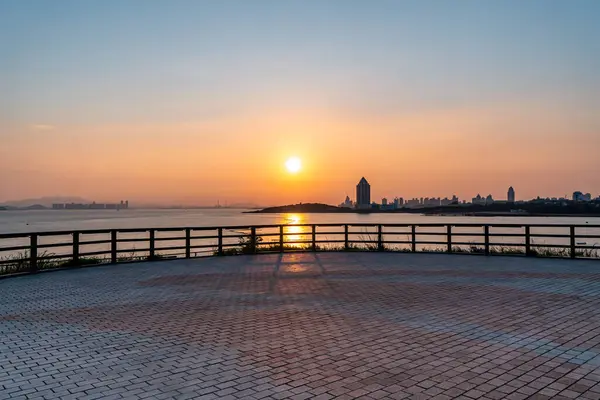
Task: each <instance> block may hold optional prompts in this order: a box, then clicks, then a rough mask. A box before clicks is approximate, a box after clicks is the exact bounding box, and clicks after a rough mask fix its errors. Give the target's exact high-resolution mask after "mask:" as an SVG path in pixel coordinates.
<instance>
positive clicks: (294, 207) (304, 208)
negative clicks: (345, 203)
mask: <svg viewBox="0 0 600 400" xmlns="http://www.w3.org/2000/svg"><path fill="white" fill-rule="evenodd" d="M248 212H250V213H292V212H293V213H339V212H352V210H350V209H347V208H340V207H335V206H330V205H328V204H321V203H300V204H290V205H286V206H278V207H267V208H263V209H262V210H256V211H248Z"/></svg>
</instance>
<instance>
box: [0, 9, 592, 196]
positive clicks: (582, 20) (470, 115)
mask: <svg viewBox="0 0 600 400" xmlns="http://www.w3.org/2000/svg"><path fill="white" fill-rule="evenodd" d="M576 4H577V5H573V3H571V2H550V3H548V2H547V1H540V0H532V1H527V2H521V1H516V0H506V1H489V2H476V1H460V2H439V1H429V0H422V1H402V2H400V1H398V2H393V1H387V0H385V1H384V0H381V1H375V2H358V1H342V0H332V1H327V2H321V1H310V0H309V1H289V2H274V1H267V0H256V1H253V2H246V1H235V0H224V1H222V2H221V1H220V2H196V1H188V0H178V1H164V0H148V1H138V0H131V1H128V2H121V1H115V0H106V1H102V2H70V1H57V2H49V1H40V0H31V1H27V2H21V1H5V2H0V48H2V49H3V55H4V58H5V59H6V60H9V62H5V63H0V203H1V202H5V201H9V200H15V199H22V198H36V197H43V196H57V195H68V196H80V197H84V198H88V199H96V200H97V201H100V202H108V201H111V199H114V198H118V197H124V198H128V199H131V201H132V202H135V203H136V204H139V203H157V204H188V205H191V204H216V202H217V201H219V200H221V201H228V202H229V203H239V202H246V203H255V204H260V205H270V204H289V203H295V202H311V201H319V202H323V203H330V204H337V203H339V201H340V196H339V194H340V193H342V194H352V193H353V192H354V188H355V185H356V177H357V176H362V175H365V176H367V177H369V180H370V183H371V184H372V185H373V188H374V189H373V192H372V193H371V197H372V198H373V199H381V198H382V197H386V196H388V197H389V196H390V195H392V194H395V193H398V194H399V193H402V194H403V195H404V197H405V198H412V197H421V196H423V195H428V196H440V195H441V196H446V195H451V194H456V195H457V196H459V197H461V198H466V199H468V198H472V197H473V196H475V195H476V194H477V193H481V194H482V195H483V194H484V193H485V195H486V196H487V195H488V194H491V195H492V196H493V197H495V198H501V197H504V196H506V188H507V187H508V186H510V185H513V186H514V187H515V188H519V189H518V191H519V198H523V199H527V198H535V197H536V196H538V195H540V196H551V197H553V196H556V197H560V196H564V195H565V194H571V193H573V192H574V191H576V190H582V189H584V188H587V189H585V190H584V191H585V192H588V191H589V192H591V193H593V194H594V196H595V195H596V194H597V193H598V192H600V175H599V174H598V173H597V172H596V171H598V170H600V159H599V158H598V157H597V154H596V153H597V150H596V149H598V148H600V114H599V113H598V112H597V111H598V109H600V79H599V78H598V72H597V71H598V70H600V51H599V50H598V46H597V38H598V37H600V24H598V23H597V18H596V16H597V15H599V13H600V2H597V1H591V0H578V1H576ZM291 158H295V159H297V160H301V168H302V169H301V170H299V171H297V172H295V173H293V174H292V173H290V172H289V169H286V167H285V163H286V160H289V159H291ZM342 198H343V195H342Z"/></svg>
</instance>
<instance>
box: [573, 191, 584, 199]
mask: <svg viewBox="0 0 600 400" xmlns="http://www.w3.org/2000/svg"><path fill="white" fill-rule="evenodd" d="M573 201H584V200H583V193H581V192H580V191H576V192H573Z"/></svg>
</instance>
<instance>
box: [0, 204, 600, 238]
mask: <svg viewBox="0 0 600 400" xmlns="http://www.w3.org/2000/svg"><path fill="white" fill-rule="evenodd" d="M242 211H244V210H233V209H206V210H134V209H130V210H121V211H114V210H69V211H61V210H39V211H0V233H20V232H39V231H60V230H83V229H112V228H162V227H190V226H232V225H260V224H263V225H265V224H291V225H293V224H303V223H306V224H320V223H321V224H324V223H350V224H351V223H383V224H385V223H410V224H412V223H415V224H419V223H422V224H424V223H444V224H445V223H477V224H478V223H509V224H590V225H600V218H589V217H462V216H453V217H450V216H448V217H446V216H425V215H415V214H244V213H243V212H242Z"/></svg>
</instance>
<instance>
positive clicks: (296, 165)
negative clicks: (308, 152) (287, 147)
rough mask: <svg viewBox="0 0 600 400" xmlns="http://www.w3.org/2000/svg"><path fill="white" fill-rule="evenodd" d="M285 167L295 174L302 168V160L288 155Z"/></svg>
mask: <svg viewBox="0 0 600 400" xmlns="http://www.w3.org/2000/svg"><path fill="white" fill-rule="evenodd" d="M285 168H287V170H288V172H291V173H292V174H295V173H296V172H298V171H300V170H301V169H302V161H300V159H299V158H298V157H290V158H288V159H287V161H286V162H285Z"/></svg>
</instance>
